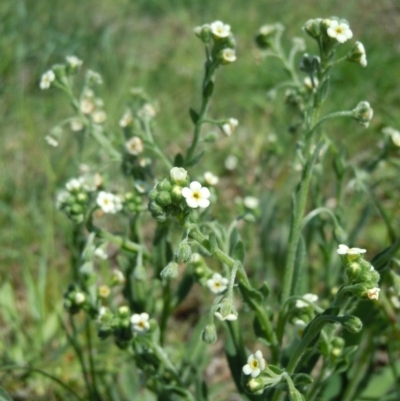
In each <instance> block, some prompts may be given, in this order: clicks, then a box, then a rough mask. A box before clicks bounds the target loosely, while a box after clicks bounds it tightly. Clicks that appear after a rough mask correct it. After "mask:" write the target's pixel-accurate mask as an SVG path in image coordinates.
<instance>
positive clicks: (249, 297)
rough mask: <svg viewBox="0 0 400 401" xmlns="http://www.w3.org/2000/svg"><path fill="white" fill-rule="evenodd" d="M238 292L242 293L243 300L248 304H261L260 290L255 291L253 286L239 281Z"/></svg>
mask: <svg viewBox="0 0 400 401" xmlns="http://www.w3.org/2000/svg"><path fill="white" fill-rule="evenodd" d="M239 288H240V292H241V293H242V296H243V299H244V301H245V302H246V303H247V304H248V305H249V306H250V307H252V306H254V305H257V304H259V305H262V304H263V299H264V298H263V296H262V294H261V292H260V291H257V290H256V289H255V288H252V287H250V286H248V285H247V284H245V283H243V282H239Z"/></svg>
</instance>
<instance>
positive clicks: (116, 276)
mask: <svg viewBox="0 0 400 401" xmlns="http://www.w3.org/2000/svg"><path fill="white" fill-rule="evenodd" d="M111 280H112V282H113V284H124V283H125V276H124V273H122V271H121V270H119V269H114V270H113V271H112V275H111Z"/></svg>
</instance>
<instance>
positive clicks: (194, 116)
mask: <svg viewBox="0 0 400 401" xmlns="http://www.w3.org/2000/svg"><path fill="white" fill-rule="evenodd" d="M189 114H190V118H191V120H192V122H193V124H197V121H199V118H200V116H199V115H198V113H197V112H196V111H194V110H193V109H192V108H190V109H189Z"/></svg>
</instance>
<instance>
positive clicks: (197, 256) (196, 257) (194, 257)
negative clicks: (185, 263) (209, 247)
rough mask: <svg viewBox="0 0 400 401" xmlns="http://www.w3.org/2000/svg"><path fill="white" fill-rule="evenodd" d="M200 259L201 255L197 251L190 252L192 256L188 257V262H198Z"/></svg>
mask: <svg viewBox="0 0 400 401" xmlns="http://www.w3.org/2000/svg"><path fill="white" fill-rule="evenodd" d="M200 260H201V255H200V254H199V253H197V252H193V253H192V257H191V258H190V263H199V262H200Z"/></svg>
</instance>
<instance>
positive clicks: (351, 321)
mask: <svg viewBox="0 0 400 401" xmlns="http://www.w3.org/2000/svg"><path fill="white" fill-rule="evenodd" d="M341 324H342V326H343V327H344V328H345V329H346V330H347V331H350V333H358V332H359V331H360V330H361V329H362V327H363V324H362V321H361V319H359V318H358V317H357V316H351V315H345V316H341Z"/></svg>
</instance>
